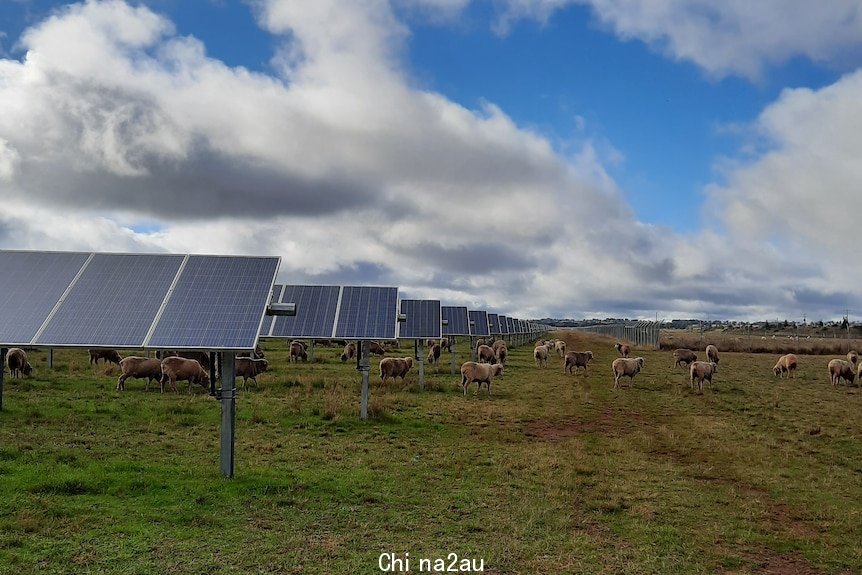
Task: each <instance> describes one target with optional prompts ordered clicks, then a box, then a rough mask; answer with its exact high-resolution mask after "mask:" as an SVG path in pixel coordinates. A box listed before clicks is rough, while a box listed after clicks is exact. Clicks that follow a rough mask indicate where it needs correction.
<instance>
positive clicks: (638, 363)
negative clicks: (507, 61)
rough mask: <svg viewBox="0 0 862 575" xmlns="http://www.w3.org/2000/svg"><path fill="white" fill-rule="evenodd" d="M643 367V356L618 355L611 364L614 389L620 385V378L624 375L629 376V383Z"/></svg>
mask: <svg viewBox="0 0 862 575" xmlns="http://www.w3.org/2000/svg"><path fill="white" fill-rule="evenodd" d="M643 367H644V358H642V357H634V358H632V357H618V358H616V359H615V360H614V362H613V363H612V364H611V368H612V369H613V372H614V389H616V388H618V387H619V385H620V378H621V377H623V376H624V375H626V376H628V378H629V385H631V382H632V380H634V378H635V376H636V375H637V374H638V373H640V371H641V370H642V369H643Z"/></svg>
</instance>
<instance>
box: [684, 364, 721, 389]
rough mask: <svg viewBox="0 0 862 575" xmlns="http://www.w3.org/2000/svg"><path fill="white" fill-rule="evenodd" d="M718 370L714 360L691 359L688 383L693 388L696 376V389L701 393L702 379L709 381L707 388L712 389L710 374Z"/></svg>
mask: <svg viewBox="0 0 862 575" xmlns="http://www.w3.org/2000/svg"><path fill="white" fill-rule="evenodd" d="M717 371H718V364H717V363H715V362H714V361H693V362H691V365H689V373H690V374H691V379H690V381H689V385H690V387H691V388H692V389H694V380H695V378H697V389H698V390H699V391H700V392H701V393H703V382H704V380H706V381H708V382H709V388H710V389H712V376H713V375H715V373H716V372H717Z"/></svg>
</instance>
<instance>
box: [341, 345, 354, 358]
mask: <svg viewBox="0 0 862 575" xmlns="http://www.w3.org/2000/svg"><path fill="white" fill-rule="evenodd" d="M355 357H356V344H355V343H353V342H352V341H351V342H350V343H348V344H347V345H345V346H344V351H342V352H341V361H349V360H351V359H354V358H355Z"/></svg>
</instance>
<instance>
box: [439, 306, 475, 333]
mask: <svg viewBox="0 0 862 575" xmlns="http://www.w3.org/2000/svg"><path fill="white" fill-rule="evenodd" d="M440 313H441V315H442V316H443V321H444V322H445V325H444V326H443V335H470V318H469V316H468V315H467V308H466V307H460V306H448V305H444V306H443V307H441V308H440Z"/></svg>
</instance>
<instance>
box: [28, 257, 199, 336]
mask: <svg viewBox="0 0 862 575" xmlns="http://www.w3.org/2000/svg"><path fill="white" fill-rule="evenodd" d="M183 259H184V256H181V255H164V254H159V255H155V254H137V255H135V254H94V255H93V257H92V259H91V260H90V261H89V263H88V264H87V266H86V267H85V268H84V270H83V272H82V273H81V274H80V276H79V277H78V279H77V280H76V281H75V283H74V285H73V286H72V287H71V288H70V289H69V291H68V293H67V294H66V297H65V298H64V299H63V301H62V303H60V306H59V307H58V308H57V311H56V312H55V313H54V315H53V317H52V318H51V321H50V322H49V323H48V325H47V326H45V329H44V330H43V331H42V332H41V333H40V334H39V336H38V337H37V339H36V342H35V343H36V344H37V345H46V346H109V347H141V346H143V344H144V339H145V338H146V336H147V332H148V331H149V330H150V327H151V326H152V325H153V320H154V319H155V317H156V314H157V313H158V311H159V308H160V307H161V305H162V303H163V302H164V301H165V296H166V295H167V294H168V289H169V288H170V287H171V283H172V282H173V280H174V278H175V277H176V275H177V271H178V270H179V268H180V266H181V265H182V263H183Z"/></svg>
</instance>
